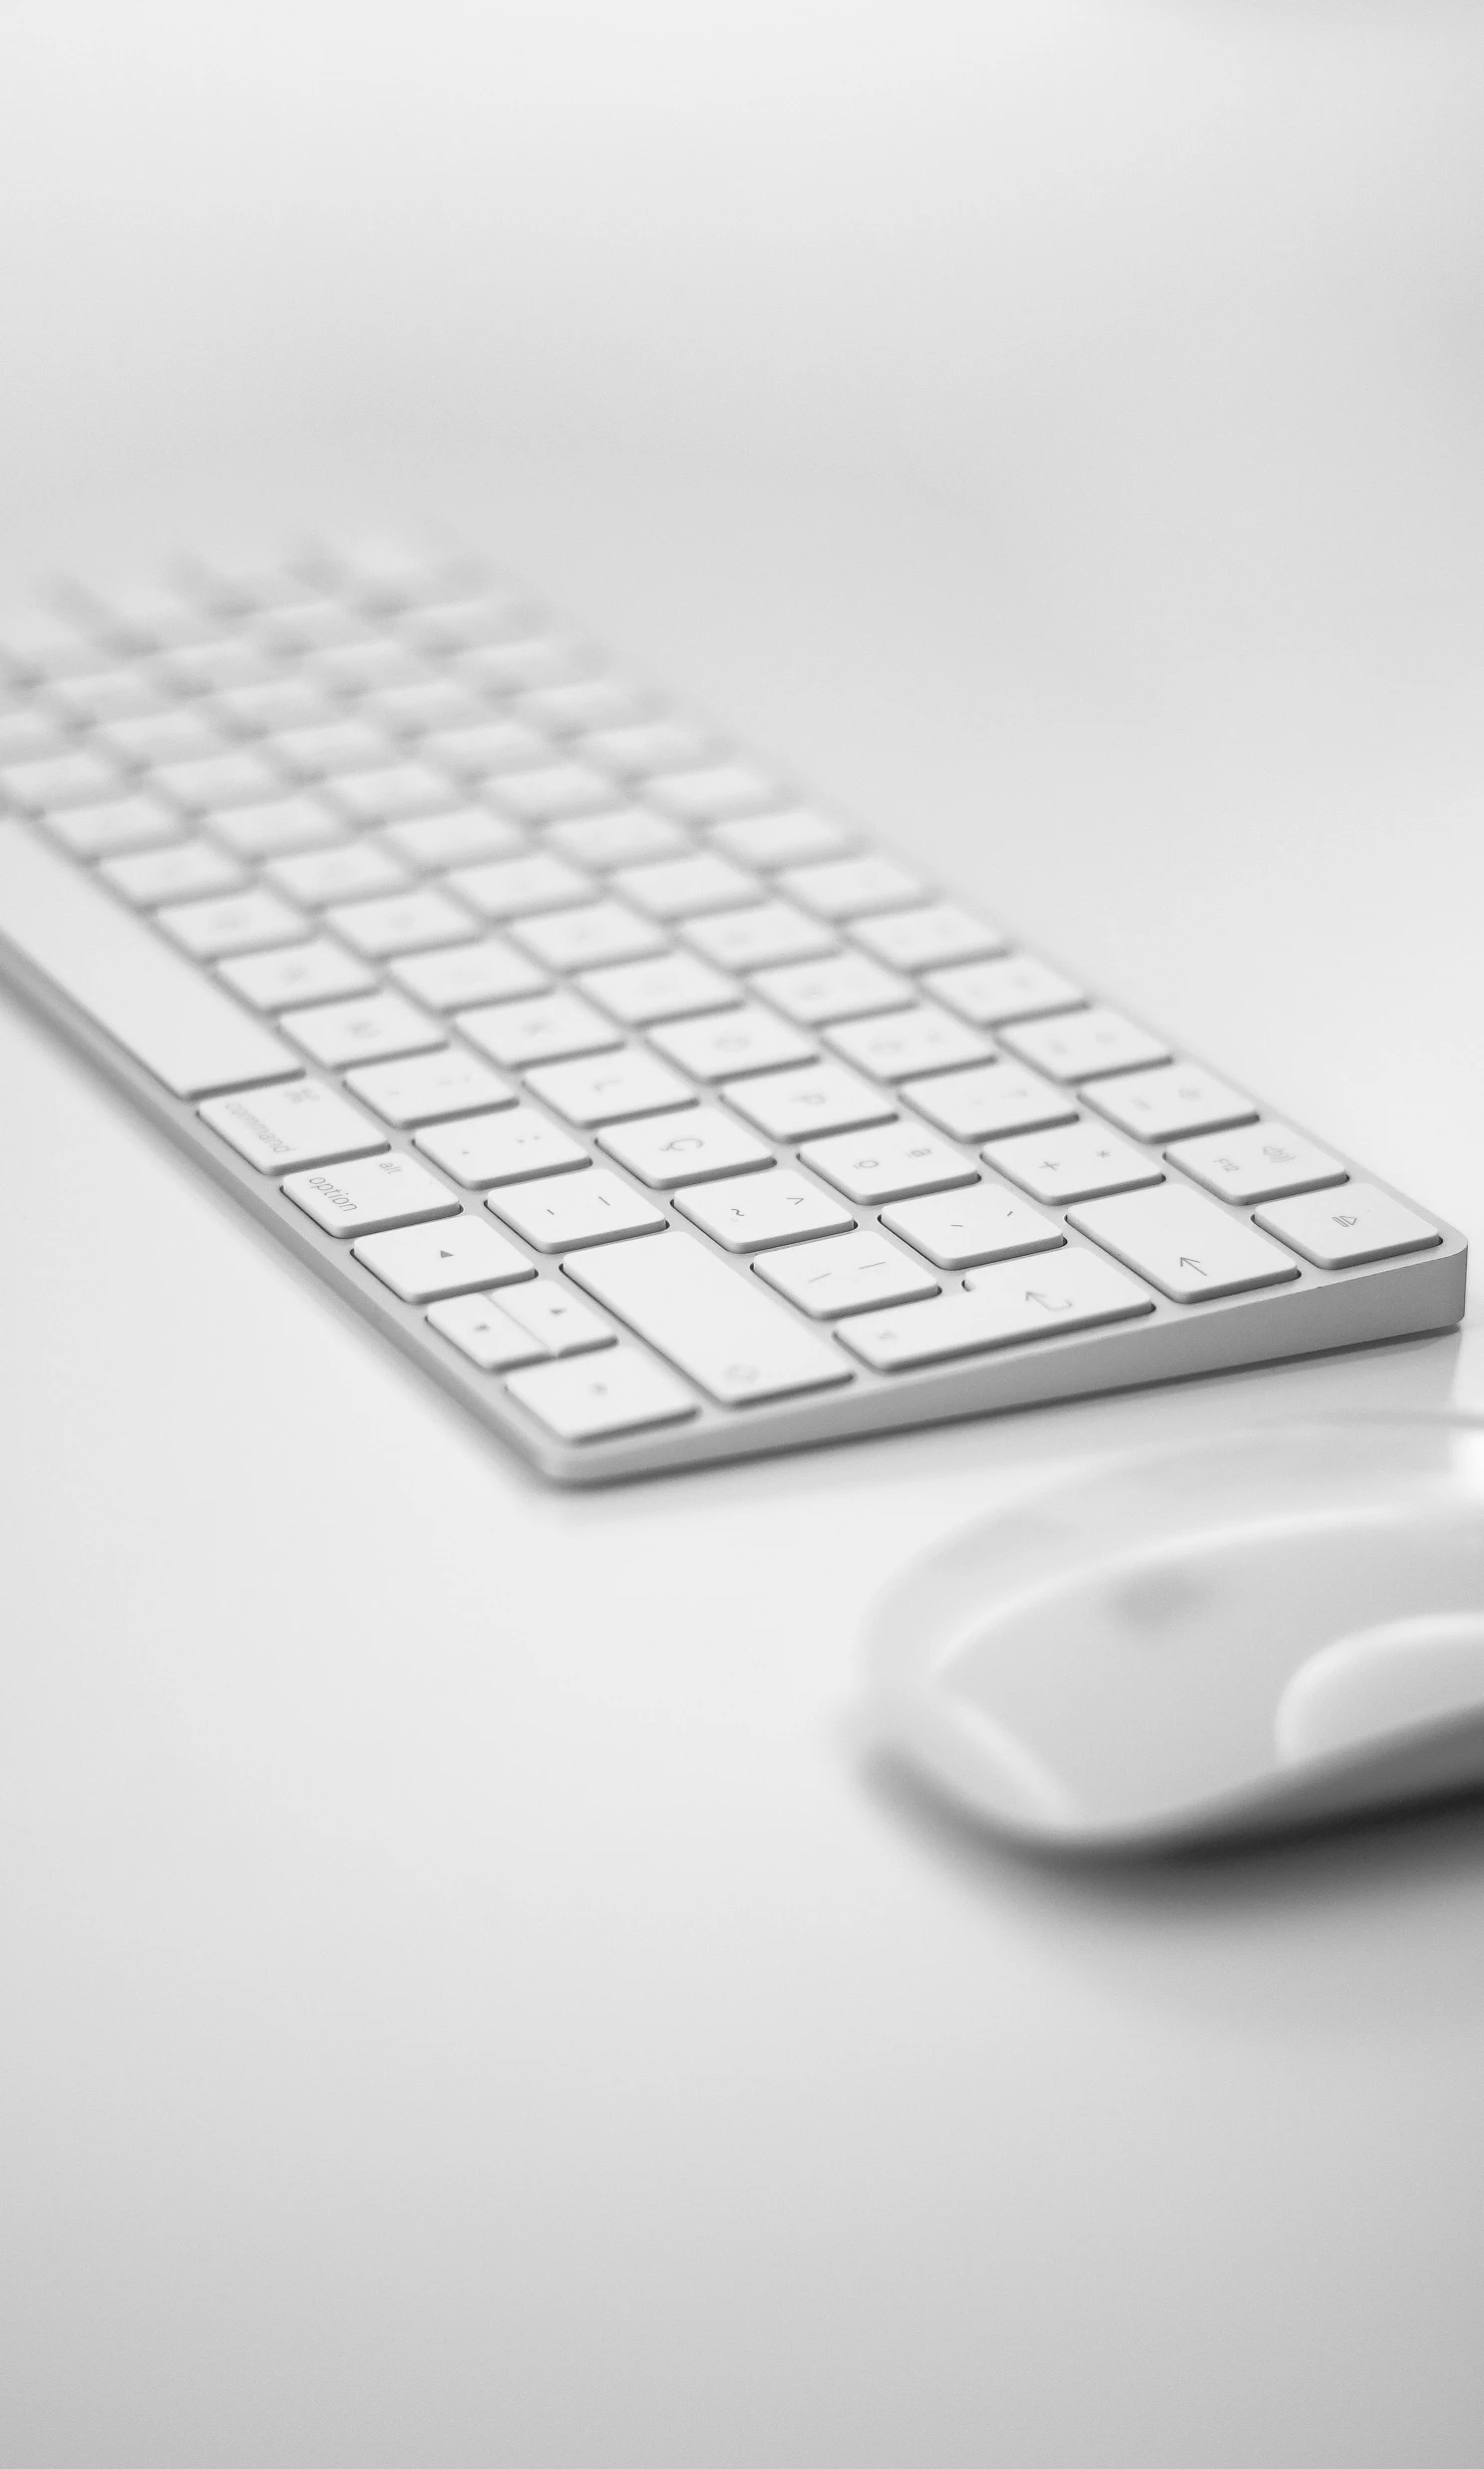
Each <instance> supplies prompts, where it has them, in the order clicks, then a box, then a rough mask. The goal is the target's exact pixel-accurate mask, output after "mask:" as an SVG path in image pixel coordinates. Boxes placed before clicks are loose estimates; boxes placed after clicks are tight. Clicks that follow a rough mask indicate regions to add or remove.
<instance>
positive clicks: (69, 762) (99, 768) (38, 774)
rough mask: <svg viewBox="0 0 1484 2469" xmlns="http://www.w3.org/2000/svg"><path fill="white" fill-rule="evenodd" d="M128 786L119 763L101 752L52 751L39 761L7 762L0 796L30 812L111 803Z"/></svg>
mask: <svg viewBox="0 0 1484 2469" xmlns="http://www.w3.org/2000/svg"><path fill="white" fill-rule="evenodd" d="M127 785H128V783H127V781H126V778H125V775H124V773H123V771H122V769H121V768H120V766H119V765H118V764H116V763H108V762H105V760H104V758H103V756H102V755H101V754H86V753H81V752H71V753H68V754H52V755H48V756H47V757H46V758H45V759H44V760H43V761H41V762H38V763H7V764H6V765H5V766H4V768H3V769H0V797H3V798H8V799H9V800H10V802H11V804H12V805H16V806H20V807H23V808H24V809H25V811H26V812H27V813H28V814H50V813H52V812H54V811H55V810H56V809H57V808H58V807H59V806H97V805H103V804H106V803H112V802H113V801H114V800H115V799H116V798H118V797H119V796H120V794H121V792H122V791H123V790H124V789H125V788H126V787H127Z"/></svg>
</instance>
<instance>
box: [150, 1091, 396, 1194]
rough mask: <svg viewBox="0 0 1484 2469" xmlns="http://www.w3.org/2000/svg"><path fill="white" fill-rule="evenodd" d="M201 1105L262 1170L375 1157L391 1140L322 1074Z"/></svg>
mask: <svg viewBox="0 0 1484 2469" xmlns="http://www.w3.org/2000/svg"><path fill="white" fill-rule="evenodd" d="M196 1111H197V1112H198V1114H199V1115H200V1118H201V1121H202V1122H203V1123H208V1124H209V1125H210V1128H211V1129H212V1131H214V1132H218V1133H219V1134H220V1136H221V1138H222V1139H223V1140H225V1141H226V1142H227V1144H228V1146H229V1147H231V1148H234V1149H235V1150H236V1152H237V1155H238V1156H239V1157H245V1158H246V1160H247V1163H248V1164H249V1166H256V1168H257V1170H258V1172H259V1174H286V1173H287V1172H288V1171H289V1170H290V1169H291V1168H292V1167H295V1166H330V1165H333V1164H334V1163H335V1162H336V1160H337V1159H338V1158H343V1157H371V1156H374V1155H375V1153H376V1152H377V1150H379V1149H384V1148H385V1147H386V1145H387V1140H386V1134H385V1133H384V1132H381V1131H378V1129H377V1127H376V1125H375V1124H374V1123H368V1122H367V1120H366V1117H365V1116H364V1114H362V1113H360V1112H359V1111H358V1109H357V1108H356V1107H355V1106H349V1105H347V1104H346V1102H345V1099H344V1098H343V1097H341V1096H339V1095H338V1094H337V1092H336V1091H335V1090H334V1089H331V1088H326V1087H325V1085H324V1082H323V1081H322V1080H288V1081H285V1082H283V1083H282V1084H281V1085H280V1086H279V1087H276V1088H255V1089H253V1090H252V1091H251V1092H250V1093H249V1094H246V1095H243V1096H239V1097H212V1098H209V1099H208V1100H207V1102H206V1104H205V1105H203V1106H199V1107H197V1109H196Z"/></svg>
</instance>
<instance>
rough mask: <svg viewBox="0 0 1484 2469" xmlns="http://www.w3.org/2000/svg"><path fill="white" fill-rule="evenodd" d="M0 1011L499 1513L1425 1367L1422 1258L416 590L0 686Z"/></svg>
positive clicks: (370, 563) (580, 688)
mask: <svg viewBox="0 0 1484 2469" xmlns="http://www.w3.org/2000/svg"><path fill="white" fill-rule="evenodd" d="M0 808H3V813H4V817H5V819H4V820H0V970H3V974H4V975H5V977H6V978H7V979H8V980H9V982H10V983H12V984H13V985H14V986H15V987H16V988H18V989H19V990H20V991H21V992H22V993H23V994H25V995H26V996H28V997H29V998H30V999H31V1000H32V1001H33V1002H34V1003H35V1004H36V1005H37V1006H38V1007H39V1008H40V1009H41V1010H43V1011H44V1012H45V1013H46V1014H47V1015H48V1016H49V1017H51V1018H52V1019H53V1020H54V1021H56V1022H57V1023H59V1024H60V1025H61V1027H62V1028H63V1029H65V1030H66V1031H67V1032H68V1033H69V1034H70V1035H71V1036H72V1038H73V1039H74V1041H75V1042H77V1043H78V1044H80V1045H82V1046H83V1047H84V1048H85V1049H86V1050H87V1051H88V1052H89V1053H90V1054H91V1055H92V1056H93V1057H94V1058H95V1059H96V1060H97V1061H98V1062H99V1063H100V1064H101V1065H102V1066H103V1067H104V1068H106V1069H107V1070H108V1071H109V1073H110V1074H111V1075H112V1077H113V1078H114V1079H115V1080H116V1081H118V1082H119V1083H121V1084H122V1085H123V1086H125V1087H126V1088H127V1089H128V1090H129V1091H130V1092H131V1093H132V1095H133V1096H134V1097H135V1098H136V1099H137V1101H138V1102H139V1103H140V1105H141V1106H143V1107H144V1108H145V1109H146V1110H147V1111H148V1112H149V1113H150V1114H151V1115H152V1116H154V1117H156V1118H157V1119H158V1120H160V1121H162V1122H163V1123H164V1124H165V1125H166V1126H167V1127H168V1128H169V1129H170V1130H171V1131H172V1133H173V1134H174V1135H175V1136H176V1137H177V1138H178V1139H179V1141H180V1142H181V1143H182V1144H183V1145H184V1146H185V1147H187V1148H188V1149H189V1150H190V1151H191V1153H192V1154H193V1155H194V1156H196V1157H197V1158H198V1159H199V1160H200V1161H201V1163H202V1164H204V1165H205V1166H206V1167H207V1168H208V1169H209V1171H210V1172H211V1173H212V1174H213V1175H214V1176H215V1177H216V1179H217V1181H218V1182H221V1183H224V1184H227V1185H229V1186H231V1188H232V1189H234V1190H235V1191H236V1192H237V1193H238V1194H239V1196H240V1197H241V1199H242V1200H243V1201H244V1202H245V1203H246V1205H247V1206H248V1207H249V1208H250V1209H251V1210H252V1211H253V1213H254V1214H255V1215H256V1216H257V1217H258V1218H259V1219H260V1220H262V1221H263V1222H264V1223H265V1224H267V1225H269V1226H271V1227H272V1228H273V1230H274V1232H275V1233H276V1234H277V1235H278V1236H279V1237H280V1238H281V1239H282V1240H283V1241H284V1242H286V1243H287V1244H289V1245H290V1246H291V1247H292V1248H293V1249H294V1250H295V1251H296V1252H298V1253H299V1254H300V1255H301V1256H302V1257H304V1258H306V1259H308V1260H309V1261H310V1262H312V1263H313V1265H314V1266H315V1267H316V1268H317V1269H318V1270H319V1271H320V1272H321V1273H322V1274H323V1275H324V1276H325V1277H326V1278H328V1279H330V1280H331V1281H332V1282H333V1283H334V1284H336V1285H337V1286H338V1287H339V1288H340V1290H341V1291H342V1292H343V1293H344V1294H346V1295H347V1296H348V1297H349V1298H350V1299H351V1300H352V1301H353V1302H354V1303H355V1304H356V1305H357V1306H358V1307H359V1308H360V1310H361V1311H362V1312H363V1313H364V1314H365V1315H366V1316H367V1317H368V1318H370V1319H372V1320H375V1321H376V1322H378V1323H379V1324H380V1326H381V1327H382V1328H383V1329H384V1330H385V1331H386V1332H387V1334H388V1335H389V1336H391V1337H392V1338H393V1339H394V1340H395V1341H396V1342H397V1343H398V1344H399V1345H400V1346H402V1347H403V1348H404V1349H405V1350H406V1351H407V1352H409V1353H411V1354H412V1355H414V1356H415V1357H416V1358H417V1359H418V1361H419V1362H421V1363H422V1364H424V1365H425V1366H426V1367H427V1369H428V1370H429V1371H431V1372H432V1373H434V1374H435V1375H436V1377H437V1378H438V1379H439V1380H441V1381H442V1382H443V1384H444V1385H445V1387H446V1388H449V1389H452V1390H453V1391H454V1392H456V1394H457V1395H458V1396H459V1397H460V1398H461V1399H463V1400H464V1401H465V1402H466V1403H467V1404H468V1405H469V1406H471V1407H472V1408H473V1409H474V1411H475V1412H476V1413H477V1414H478V1415H479V1416H481V1417H482V1419H483V1420H484V1421H485V1422H486V1423H487V1424H490V1425H492V1426H494V1427H495V1428H496V1429H497V1430H498V1431H499V1432H501V1433H502V1434H503V1435H504V1436H505V1437H506V1438H507V1439H509V1440H513V1441H514V1442H515V1443H516V1445H517V1446H518V1447H520V1448H522V1449H523V1450H524V1451H525V1452H526V1454H527V1455H528V1456H530V1457H531V1458H533V1459H534V1460H535V1461H536V1462H537V1463H538V1464H539V1465H540V1466H542V1467H543V1468H544V1469H545V1470H546V1471H547V1472H548V1473H549V1474H552V1475H555V1476H556V1477H558V1478H560V1479H562V1480H567V1481H593V1480H602V1479H604V1478H608V1477H613V1476H618V1475H626V1474H634V1473H642V1472H648V1471H653V1470H655V1469H658V1468H661V1467H666V1466H678V1465H685V1464H690V1463H693V1462H696V1461H699V1460H703V1459H708V1458H716V1457H726V1456H735V1455H739V1454H741V1453H743V1452H745V1451H750V1450H756V1449H767V1448H778V1447H782V1446H787V1445H790V1444H794V1443H799V1442H804V1441H815V1440H832V1439H838V1438H843V1437H846V1436H849V1435H853V1434H858V1433H865V1432H874V1431H884V1430H892V1429H896V1428H897V1427H899V1426H901V1425H907V1424H914V1423H925V1422H928V1421H936V1420H938V1419H940V1418H944V1417H950V1416H960V1415H969V1414H979V1413H984V1412H988V1411H992V1410H994V1409H999V1408H1005V1407H1018V1406H1026V1405H1031V1404H1034V1403H1036V1402H1038V1401H1041V1400H1045V1399H1053V1398H1065V1397H1070V1396H1074V1395H1077V1394H1079V1393H1082V1392H1087V1391H1093V1390H1103V1389H1113V1388H1118V1387H1123V1386H1126V1385H1128V1384H1131V1383H1136V1382H1142V1381H1158V1380H1167V1379H1170V1378H1172V1377H1178V1376H1181V1375H1185V1374H1190V1373H1197V1372H1204V1371H1210V1370H1214V1369H1218V1368H1221V1367H1224V1366H1230V1365H1235V1364H1249V1363H1256V1362H1261V1361H1264V1360H1267V1359H1270V1358H1274V1357H1279V1356H1286V1355H1296V1354H1301V1353H1305V1352H1309V1351H1312V1350H1315V1349H1320V1348H1325V1347H1339V1346H1350V1345H1354V1344H1357V1343H1360V1342H1363V1341H1365V1340H1370V1339H1376V1338H1385V1337H1394V1336H1397V1335H1400V1334H1403V1333H1408V1332H1415V1331H1420V1330H1428V1329H1440V1328H1446V1327H1449V1326H1451V1325H1452V1324H1453V1323H1454V1322H1456V1321H1457V1320H1458V1318H1459V1317H1460V1314H1461V1312H1462V1309H1463V1301H1464V1278H1465V1269H1466V1247H1465V1245H1464V1243H1463V1240H1462V1238H1461V1237H1460V1236H1459V1235H1457V1234H1456V1233H1454V1232H1453V1231H1452V1230H1451V1229H1449V1228H1448V1227H1445V1226H1442V1225H1440V1224H1439V1223H1438V1222H1437V1221H1436V1220H1434V1219H1432V1218H1430V1217H1427V1216H1425V1215H1423V1214H1422V1213H1421V1212H1420V1211H1419V1210H1418V1209H1416V1208H1415V1207H1413V1206H1412V1204H1411V1203H1410V1202H1408V1201H1406V1200H1404V1199H1402V1198H1401V1197H1400V1196H1399V1195H1398V1194H1396V1193H1395V1192H1392V1191H1389V1190H1387V1189H1385V1188H1384V1187H1383V1186H1381V1185H1379V1184H1378V1183H1376V1182H1375V1181H1373V1180H1372V1179H1370V1178H1369V1177H1366V1176H1364V1175H1363V1174H1362V1173H1361V1172H1360V1171H1359V1169H1358V1168H1356V1167H1355V1166H1353V1165H1352V1164H1350V1163H1349V1162H1348V1161H1347V1160H1346V1159H1343V1158H1341V1157H1339V1156H1338V1155H1336V1154H1335V1152H1334V1151H1333V1150H1331V1149H1328V1148H1325V1147H1322V1146H1320V1145H1319V1144H1318V1143H1317V1142H1316V1141H1314V1140H1313V1139H1311V1138H1310V1137H1309V1136H1308V1135H1307V1134H1306V1133H1305V1132H1302V1131H1299V1130H1296V1129H1295V1128H1294V1127H1293V1126H1292V1125H1291V1124H1288V1123H1285V1122H1280V1121H1275V1120H1274V1119H1273V1118H1272V1117H1271V1115H1270V1114H1269V1113H1268V1111H1267V1109H1266V1108H1264V1107H1263V1106H1262V1105H1261V1104H1260V1103H1259V1101H1258V1100H1257V1099H1256V1098H1254V1097H1251V1096H1250V1095H1248V1094H1247V1093H1246V1092H1245V1091H1244V1090H1242V1089H1240V1088H1237V1087H1234V1086H1233V1085H1231V1084H1230V1083H1229V1082H1228V1081H1226V1080H1224V1079H1221V1078H1219V1077H1218V1076H1217V1075H1216V1074H1215V1073H1214V1072H1213V1071H1211V1070H1208V1069H1207V1068H1206V1067H1205V1066H1204V1065H1203V1064H1201V1063H1198V1062H1196V1061H1194V1060H1192V1059H1191V1057H1190V1056H1188V1055H1186V1054H1184V1053H1182V1052H1181V1051H1180V1050H1179V1048H1178V1047H1176V1046H1174V1045H1173V1044H1172V1043H1171V1042H1170V1041H1169V1040H1168V1039H1167V1038H1165V1037H1164V1036H1163V1035H1161V1034H1160V1033H1159V1032H1158V1031H1156V1030H1154V1029H1150V1028H1148V1027H1147V1026H1145V1025H1144V1024H1142V1023H1140V1022H1137V1021H1134V1020H1130V1019H1129V1018H1127V1017H1126V1016H1125V1015H1124V1014H1122V1013H1121V1012H1117V1011H1115V1010H1113V1009H1111V1008H1109V1007H1108V1006H1107V1005H1105V1004H1102V1003H1100V1002H1099V1001H1098V1000H1097V998H1096V997H1095V995H1093V994H1092V993H1091V992H1089V990H1087V989H1086V988H1084V987H1082V986H1079V985H1075V984H1073V983H1072V982H1071V981H1070V980H1069V979H1067V978H1065V977H1063V976H1062V974H1061V973H1060V972H1059V971H1058V970H1057V969H1056V968H1054V967H1053V966H1051V965H1050V964H1049V963H1048V962H1047V961H1045V960H1043V959H1041V958H1040V957H1039V956H1038V955H1035V954H1033V953H1030V952H1027V951H1026V950H1024V949H1023V947H1022V946H1021V945H1020V944H1019V943H1018V941H1017V940H1016V939H1015V938H1014V937H1013V936H1012V935H1010V934H1009V933H1007V932H1006V931H1005V929H1004V928H1003V927H1002V926H1001V925H999V924H998V923H996V922H995V921H994V920H993V919H991V918H988V917H986V916H984V915H982V914H981V913H979V912H978V911H976V910H971V909H966V908H963V907H960V906H959V905H958V904H956V903H955V902H954V901H952V900H951V899H950V898H948V897H946V896H944V894H943V893H942V892H940V891H939V890H938V889H937V888H936V887H935V886H934V885H932V884H931V883H929V882H928V881H927V880H925V879H924V878H923V876H921V875H920V874H919V873H918V871H917V870H916V868H915V867H914V866H913V865H912V864H911V863H910V862H909V863H904V862H902V861H900V860H899V859H897V858H895V857H891V856H887V855H884V854H882V853H881V852H880V851H877V850H874V849H871V848H869V847H867V846H865V845H864V844H863V842H862V839H861V836H860V834H859V833H858V832H856V831H855V830H854V829H853V828H852V827H851V826H850V825H849V824H848V823H847V822H844V821H842V820H841V819H840V818H838V817H837V816H835V815H834V814H831V813H829V812H825V811H822V810H820V809H819V808H818V807H816V806H814V805H812V804H804V803H802V802H800V800H799V799H798V797H797V795H796V794H795V793H794V792H792V791H791V790H790V788H789V787H788V785H787V783H786V782H784V781H783V780H781V779H780V778H778V777H777V776H776V775H775V774H774V773H772V772H771V771H769V770H766V769H761V768H759V767H758V766H756V765H755V764H754V763H752V762H750V761H749V760H747V759H746V758H745V757H743V756H740V755H739V754H738V753H737V752H736V751H735V749H734V748H733V747H731V746H730V745H728V744H726V743H725V742H723V741H721V740H719V739H718V737H717V736H716V734H715V733H714V732H713V731H712V730H711V729H710V728H709V727H707V726H705V725H704V724H701V723H698V722H696V721H695V720H693V719H691V718H689V717H688V716H685V715H683V714H680V713H677V712H676V711H675V710H674V709H673V707H671V706H669V705H667V704H665V703H664V702H663V701H661V700H660V699H659V698H657V697H656V696H654V695H653V694H651V693H650V692H649V691H648V690H647V689H646V688H644V687H643V686H642V685H640V684H636V683H634V682H632V681H630V679H629V678H628V677H626V676H624V675H620V674H616V673H614V671H613V670H612V669H611V668H610V667H609V666H608V665H607V664H606V663H604V662H603V661H602V660H601V659H600V658H599V657H598V655H597V654H596V653H594V652H593V651H592V649H591V648H590V646H589V645H588V644H587V643H586V642H584V641H583V640H581V639H580V638H579V637H578V636H576V635H575V634H573V633H572V632H571V631H570V630H569V628H568V627H567V626H565V625H564V624H563V623H561V622H560V621H558V620H557V619H556V618H554V617H551V616H550V614H549V613H547V612H545V611H543V610H540V609H536V608H534V607H532V606H531V604H530V603H529V601H528V600H526V599H525V598H523V597H522V596H519V595H517V594H515V593H514V592H512V591H510V590H508V589H505V588H503V587H501V586H500V585H498V584H496V583H492V582H491V581H490V580H489V578H488V577H487V576H485V575H484V574H483V573H482V572H480V571H478V570H477V569H475V568H474V567H472V566H471V565H470V564H469V563H468V562H465V561H449V562H443V563H434V564H429V565H418V564H415V563H408V564H406V565H402V564H398V563H396V562H389V561H385V560H366V561H360V562H356V561H352V560H349V559H341V558H337V557H332V556H329V555H325V556H322V557H314V558H310V559H307V560H305V561H304V562H303V563H298V564H289V565H286V566H284V567H282V568H281V569H276V570H274V571H267V572H262V573H249V574H241V573H231V572H224V571H223V572H213V571H210V570H208V569H205V568H201V569H199V570H192V572H191V573H190V574H189V575H187V576H186V577H185V578H184V579H182V580H181V581H179V582H178V583H177V584H176V585H175V586H173V587H172V588H170V589H162V590H160V591H149V592H145V593H140V594H133V593H126V594H121V595H116V596H110V597H102V596H93V595H89V594H85V593H83V592H82V591H77V592H76V593H73V594H70V595H69V596H68V598H67V601H66V604H65V607H64V608H63V609H62V611H61V612H60V613H52V614H48V615H45V616H41V617H37V618H35V619H34V620H30V621H26V622H24V623H22V624H20V625H18V626H17V627H16V628H15V629H14V630H13V631H12V633H11V635H10V637H9V639H8V641H5V642H0Z"/></svg>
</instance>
